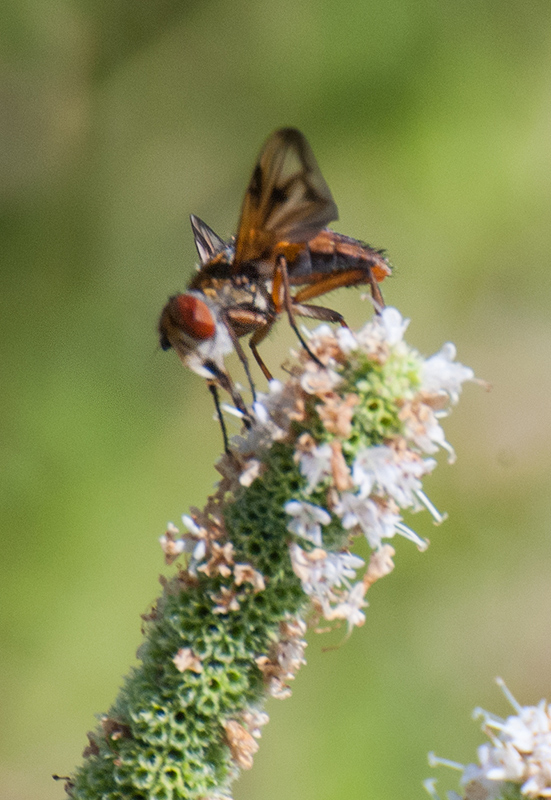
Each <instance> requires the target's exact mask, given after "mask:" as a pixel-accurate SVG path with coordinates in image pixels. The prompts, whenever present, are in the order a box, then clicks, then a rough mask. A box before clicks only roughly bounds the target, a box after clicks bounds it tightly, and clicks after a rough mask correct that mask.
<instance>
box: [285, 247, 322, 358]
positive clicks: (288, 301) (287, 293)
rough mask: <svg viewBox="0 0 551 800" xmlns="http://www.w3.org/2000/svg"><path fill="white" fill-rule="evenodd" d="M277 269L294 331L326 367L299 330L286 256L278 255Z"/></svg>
mask: <svg viewBox="0 0 551 800" xmlns="http://www.w3.org/2000/svg"><path fill="white" fill-rule="evenodd" d="M277 270H278V272H279V275H281V281H282V282H283V304H284V306H285V310H286V312H287V316H288V318H289V325H290V326H291V328H292V329H293V330H294V332H295V334H296V336H297V339H298V340H299V342H300V343H301V345H302V346H303V347H304V349H305V350H306V352H307V353H308V355H309V356H310V358H311V359H312V361H315V363H316V364H317V365H318V366H320V367H324V366H325V365H324V364H322V362H321V361H320V360H319V358H318V357H317V356H316V355H315V353H312V351H311V350H310V348H309V347H308V344H307V343H306V341H305V340H304V337H303V336H302V335H301V333H300V331H299V329H298V327H297V323H296V322H295V314H294V311H295V305H294V301H293V297H292V295H291V287H290V285H289V273H288V272H287V261H286V260H285V258H284V256H279V257H278V265H277ZM305 316H307V315H305Z"/></svg>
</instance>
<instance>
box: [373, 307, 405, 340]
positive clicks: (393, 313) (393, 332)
mask: <svg viewBox="0 0 551 800" xmlns="http://www.w3.org/2000/svg"><path fill="white" fill-rule="evenodd" d="M378 319H379V320H380V323H381V326H382V328H383V330H384V333H385V341H386V342H387V343H388V344H389V345H390V346H391V347H393V346H394V345H396V344H398V342H401V341H402V339H403V337H404V333H405V332H406V330H407V327H408V325H409V319H402V315H401V314H400V312H399V311H398V309H397V308H392V306H387V307H386V308H383V310H382V312H381V314H380V317H378Z"/></svg>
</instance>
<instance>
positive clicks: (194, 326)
mask: <svg viewBox="0 0 551 800" xmlns="http://www.w3.org/2000/svg"><path fill="white" fill-rule="evenodd" d="M173 316H174V321H175V322H176V323H177V325H178V327H180V328H183V329H184V330H185V331H186V333H189V334H190V335H191V336H193V337H194V338H195V339H201V340H206V339H212V337H213V336H214V334H215V333H216V322H215V320H214V317H213V316H212V313H211V311H210V309H209V307H208V306H207V304H206V303H204V302H203V301H202V300H199V298H197V297H194V296H193V295H191V294H179V295H177V296H176V297H174V298H173Z"/></svg>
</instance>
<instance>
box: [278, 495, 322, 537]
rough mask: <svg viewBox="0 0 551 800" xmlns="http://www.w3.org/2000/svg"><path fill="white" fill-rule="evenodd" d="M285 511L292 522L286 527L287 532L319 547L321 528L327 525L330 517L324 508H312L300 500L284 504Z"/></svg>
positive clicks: (309, 504)
mask: <svg viewBox="0 0 551 800" xmlns="http://www.w3.org/2000/svg"><path fill="white" fill-rule="evenodd" d="M285 511H286V512H287V514H289V515H290V516H291V517H293V519H292V521H291V522H290V523H289V524H288V525H287V530H288V531H291V533H294V534H295V535H296V536H300V537H302V538H303V539H307V540H308V541H309V542H313V544H315V545H316V546H317V547H321V544H322V538H321V526H322V525H329V523H330V522H331V515H330V514H329V512H327V511H326V510H325V509H324V508H320V507H319V506H314V505H312V503H305V502H304V501H301V500H289V502H288V503H286V504H285Z"/></svg>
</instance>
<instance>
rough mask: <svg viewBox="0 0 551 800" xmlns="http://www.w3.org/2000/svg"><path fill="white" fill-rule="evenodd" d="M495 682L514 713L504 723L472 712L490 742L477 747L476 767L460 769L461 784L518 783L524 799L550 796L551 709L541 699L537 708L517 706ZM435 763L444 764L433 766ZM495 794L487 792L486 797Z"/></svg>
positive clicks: (484, 713)
mask: <svg viewBox="0 0 551 800" xmlns="http://www.w3.org/2000/svg"><path fill="white" fill-rule="evenodd" d="M497 683H498V684H499V685H500V686H501V688H502V690H503V692H504V694H505V696H506V697H507V699H508V700H509V702H510V703H511V705H512V706H513V708H514V709H515V711H516V712H517V713H516V714H513V715H511V716H510V717H508V718H507V719H505V720H504V719H500V718H499V717H496V716H494V715H493V714H491V713H489V712H488V711H484V710H483V709H476V710H475V716H479V717H482V718H483V725H482V730H483V731H484V732H485V733H486V734H487V735H488V736H489V737H490V742H489V743H486V744H483V745H481V746H480V747H479V748H478V751H477V754H478V760H479V764H469V765H468V766H467V767H462V769H463V777H462V780H461V783H462V784H463V785H464V786H466V787H467V788H468V785H469V784H470V783H473V782H474V783H477V784H479V785H482V786H484V787H487V786H488V782H489V781H491V782H493V783H494V786H496V787H501V786H502V782H503V781H506V782H511V783H517V784H521V786H520V792H521V794H523V795H525V796H526V797H530V798H539V797H551V707H550V706H549V705H548V704H547V703H546V701H545V700H541V702H540V703H539V704H538V705H537V706H521V705H520V704H519V703H518V702H517V701H516V700H515V698H514V697H513V695H512V694H511V693H510V692H509V690H508V689H507V687H506V686H505V684H504V683H503V681H502V680H501V679H498V680H497ZM494 731H495V733H494ZM438 761H440V763H444V762H442V761H441V760H435V761H434V763H438ZM498 793H499V792H497V791H494V792H492V791H491V790H490V792H489V796H490V797H495V796H497V795H498ZM465 796H466V797H467V796H468V791H467V790H466V791H465ZM501 796H503V795H501Z"/></svg>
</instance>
